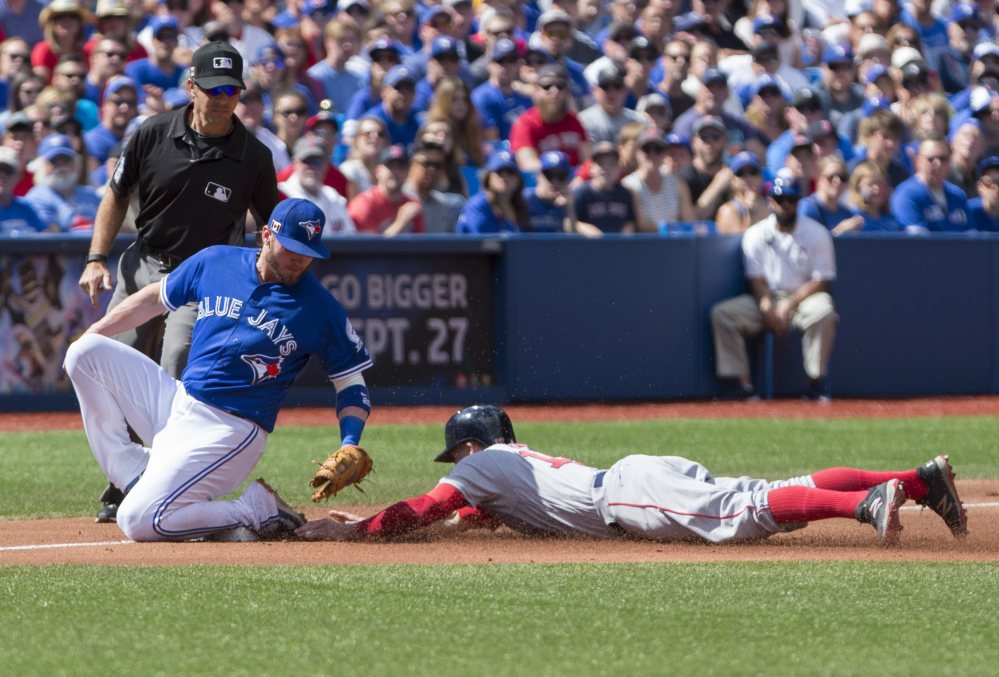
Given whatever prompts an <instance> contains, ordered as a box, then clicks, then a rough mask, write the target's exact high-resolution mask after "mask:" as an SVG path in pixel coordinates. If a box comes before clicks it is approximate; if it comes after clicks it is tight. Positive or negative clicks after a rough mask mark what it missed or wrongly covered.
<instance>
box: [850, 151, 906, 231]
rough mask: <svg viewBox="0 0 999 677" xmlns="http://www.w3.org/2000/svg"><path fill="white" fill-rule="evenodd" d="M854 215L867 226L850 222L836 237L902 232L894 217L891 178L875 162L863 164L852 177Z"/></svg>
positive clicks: (854, 170) (851, 191)
mask: <svg viewBox="0 0 999 677" xmlns="http://www.w3.org/2000/svg"><path fill="white" fill-rule="evenodd" d="M846 201H847V204H848V205H850V208H851V210H852V211H853V213H854V214H856V215H857V216H859V217H861V219H862V220H863V223H861V224H859V225H858V224H857V222H856V221H853V222H847V223H845V224H843V225H842V227H841V228H840V229H839V230H834V231H833V235H843V234H844V233H851V232H860V231H863V232H885V233H897V232H900V230H901V229H900V228H899V225H898V221H896V220H895V217H894V216H892V213H891V208H890V204H889V203H890V201H891V183H889V181H888V176H887V175H886V174H885V173H884V171H882V169H881V167H879V166H878V165H877V163H875V162H861V163H860V164H858V165H857V166H856V167H855V168H854V169H853V172H852V173H851V174H850V189H849V196H848V197H847V200H846Z"/></svg>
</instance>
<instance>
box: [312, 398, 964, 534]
mask: <svg viewBox="0 0 999 677" xmlns="http://www.w3.org/2000/svg"><path fill="white" fill-rule="evenodd" d="M444 443H445V445H446V448H445V449H444V451H443V452H441V453H440V454H439V455H438V456H437V458H436V459H435V460H437V461H442V462H453V463H455V467H454V469H453V470H452V471H451V473H450V474H449V475H448V476H447V477H445V478H443V479H442V480H441V481H440V482H439V483H438V485H437V486H436V487H435V488H434V489H433V490H431V491H429V492H428V493H426V494H423V495H422V496H420V497H418V498H411V499H408V500H405V501H401V502H399V503H396V504H394V505H392V506H389V507H388V508H386V509H385V510H383V511H382V512H380V513H378V514H377V515H374V516H373V517H370V518H368V519H363V518H361V517H359V516H357V515H351V514H349V513H342V512H337V511H330V515H331V516H333V517H334V518H335V519H333V520H329V519H325V520H315V521H312V522H309V523H307V524H306V525H305V526H303V527H301V528H299V529H297V530H296V533H297V534H298V535H299V536H302V537H304V538H309V539H327V540H340V541H346V540H356V539H362V538H370V537H378V536H392V535H396V534H401V533H405V532H407V531H410V530H413V529H416V528H419V527H422V526H426V525H428V524H431V523H433V522H436V521H439V520H443V519H445V518H447V517H448V516H449V515H451V514H452V513H455V511H457V513H456V515H455V516H454V517H452V518H451V519H450V520H449V525H450V526H454V527H460V526H462V525H466V526H485V525H494V526H495V525H498V524H499V523H502V524H505V525H507V526H509V527H510V528H512V529H514V530H516V531H520V532H524V533H529V534H542V535H548V536H565V535H584V536H592V537H597V538H621V537H624V536H632V537H639V538H648V539H653V540H660V541H671V540H679V539H690V538H698V539H702V540H705V541H709V542H712V543H719V542H722V541H729V540H746V539H762V538H766V537H767V536H769V535H770V534H774V533H778V532H782V531H791V530H794V529H800V528H802V527H804V526H805V523H807V522H812V521H815V520H820V519H826V518H831V517H844V518H849V519H856V520H858V521H860V522H864V523H867V524H871V525H873V526H874V528H875V531H876V533H877V538H878V542H879V543H881V544H883V545H891V544H894V543H896V542H897V540H898V536H899V532H900V531H901V529H902V526H901V524H900V522H899V517H898V509H899V507H900V506H901V505H902V503H904V502H905V500H906V497H907V496H908V497H909V498H912V499H914V500H915V501H916V502H917V503H920V504H922V505H926V506H928V507H930V508H931V509H933V510H934V511H935V512H936V513H937V514H939V515H940V516H941V517H942V518H943V519H944V521H945V522H946V523H947V526H948V527H949V528H950V530H951V532H952V533H953V534H954V535H955V536H960V535H963V534H964V533H966V532H967V516H966V513H965V511H964V507H963V506H962V505H961V501H960V499H959V498H958V495H957V489H956V488H955V486H954V473H953V470H952V469H951V466H950V462H949V461H948V459H947V457H946V456H937V457H936V458H934V459H932V460H930V461H929V462H927V463H926V464H925V465H923V466H921V467H919V468H916V469H914V470H905V471H900V472H877V471H868V470H859V469H855V468H829V469H827V470H821V471H819V472H816V473H813V474H811V475H804V476H801V477H794V478H791V479H788V480H779V481H776V482H768V481H766V480H758V479H752V478H749V477H738V478H732V477H713V476H712V475H711V474H710V473H709V472H708V470H707V469H706V468H705V467H704V466H703V465H701V464H700V463H696V462H694V461H690V460H687V459H685V458H681V457H679V456H642V455H634V456H626V457H625V458H623V459H621V460H620V461H618V462H617V463H615V464H614V465H612V466H611V467H610V468H609V469H608V470H599V469H597V468H591V467H589V466H586V465H583V464H581V463H578V462H576V461H573V460H572V459H569V458H565V457H562V456H558V457H556V456H549V455H547V454H543V453H540V452H537V451H535V450H533V449H531V448H530V447H528V446H527V445H524V444H517V443H516V436H515V435H514V431H513V424H512V423H511V421H510V418H509V416H507V414H506V412H504V411H503V410H502V409H500V408H499V407H494V406H479V405H476V406H472V407H468V408H466V409H462V410H461V411H459V412H457V413H456V414H454V415H453V416H452V417H451V418H450V419H449V420H448V422H447V425H446V426H445V427H444ZM473 506H474V507H473Z"/></svg>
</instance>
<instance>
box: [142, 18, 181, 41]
mask: <svg viewBox="0 0 999 677" xmlns="http://www.w3.org/2000/svg"><path fill="white" fill-rule="evenodd" d="M149 28H150V30H152V32H153V35H154V36H156V35H159V34H160V31H162V30H165V29H167V28H169V29H171V30H173V31H174V32H175V33H179V32H180V24H179V23H177V17H175V16H174V15H172V14H157V15H156V16H154V17H153V18H152V19H150V20H149Z"/></svg>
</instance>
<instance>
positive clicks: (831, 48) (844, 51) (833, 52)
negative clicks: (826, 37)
mask: <svg viewBox="0 0 999 677" xmlns="http://www.w3.org/2000/svg"><path fill="white" fill-rule="evenodd" d="M822 61H823V62H825V63H827V64H833V63H853V50H852V49H850V47H848V46H845V45H841V44H839V43H837V42H833V43H830V44H829V45H828V46H827V47H826V48H825V50H824V51H823V52H822Z"/></svg>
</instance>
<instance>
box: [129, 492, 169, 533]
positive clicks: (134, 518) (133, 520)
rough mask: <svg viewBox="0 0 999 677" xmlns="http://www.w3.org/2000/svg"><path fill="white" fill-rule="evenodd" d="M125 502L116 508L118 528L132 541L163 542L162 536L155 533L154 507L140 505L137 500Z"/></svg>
mask: <svg viewBox="0 0 999 677" xmlns="http://www.w3.org/2000/svg"><path fill="white" fill-rule="evenodd" d="M130 499H132V497H131V496H126V497H125V500H124V501H122V502H121V505H119V506H118V528H119V529H121V531H122V533H124V534H125V535H126V536H128V537H129V538H130V539H132V540H133V541H165V540H167V539H166V538H165V537H164V536H163V535H162V534H160V533H158V532H157V531H156V528H155V526H154V524H155V522H154V519H155V517H156V506H155V505H142V503H141V502H139V501H137V500H130Z"/></svg>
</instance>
